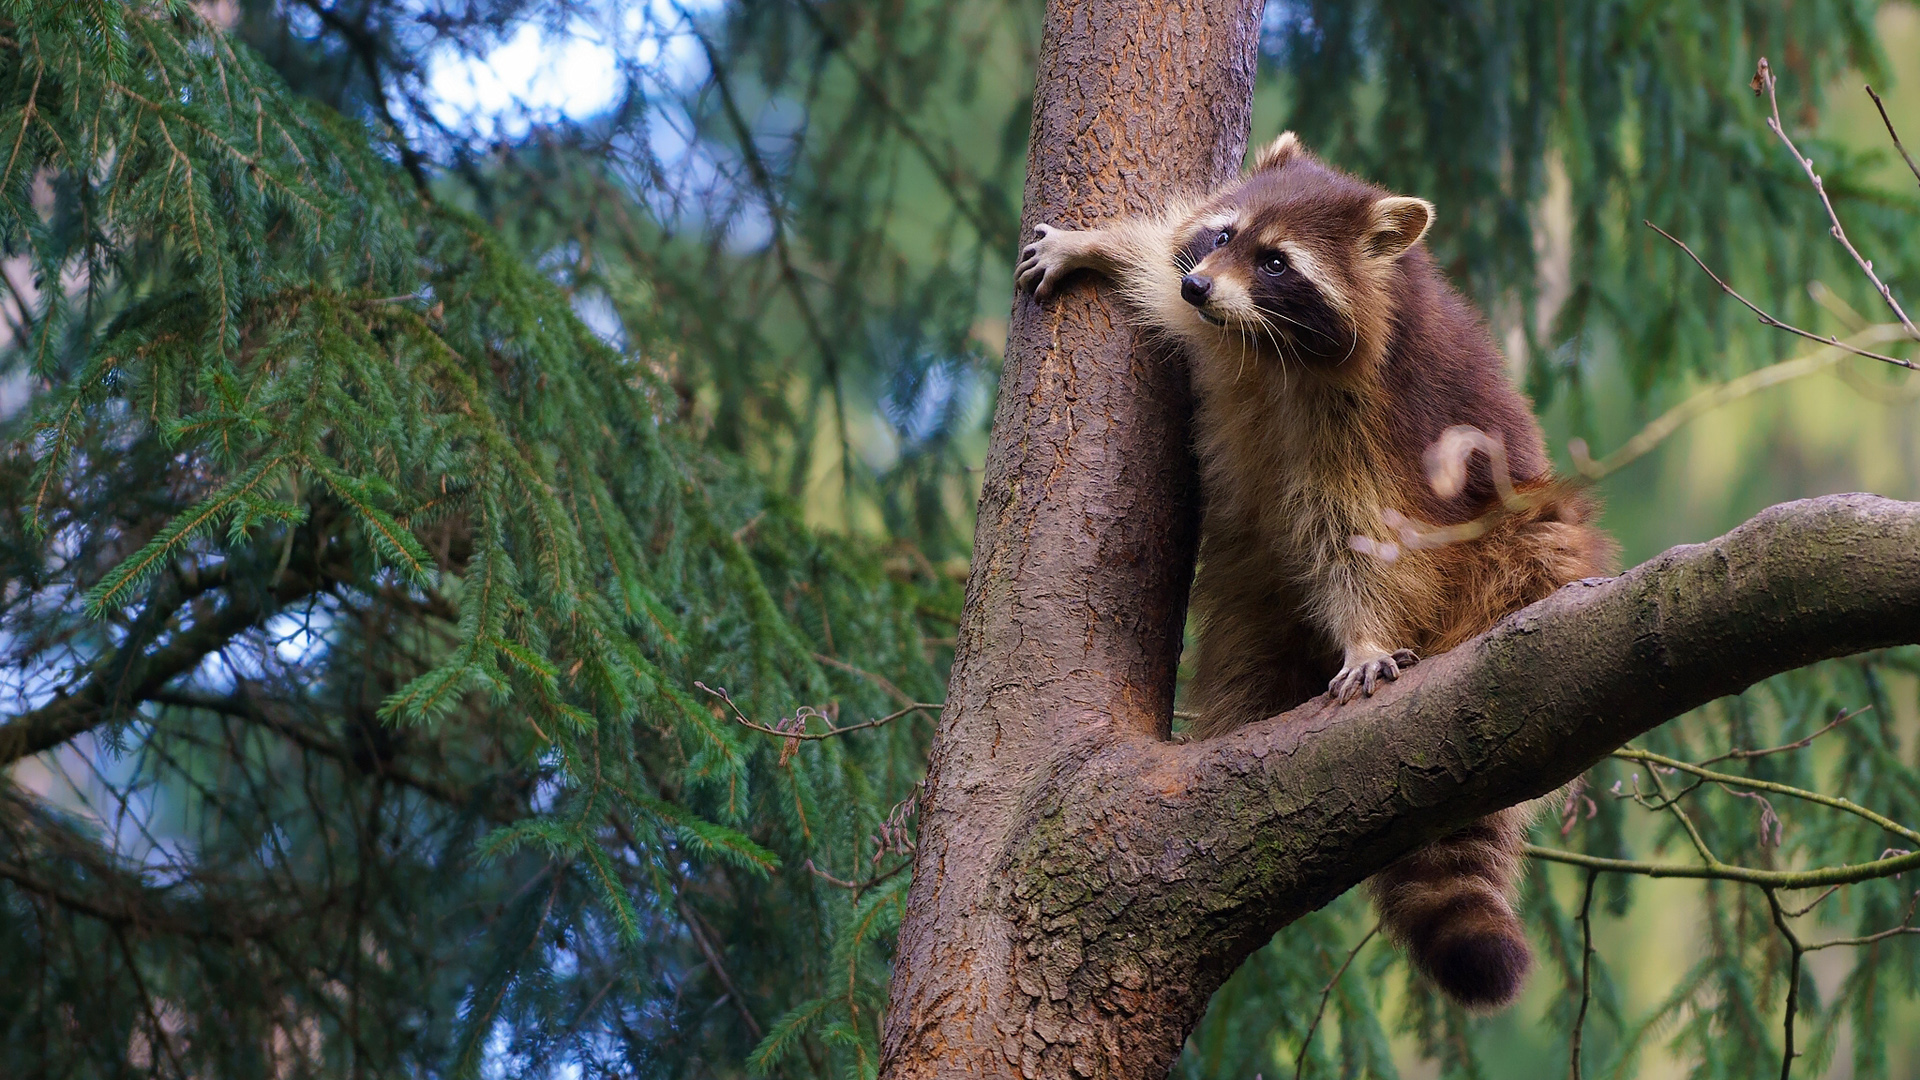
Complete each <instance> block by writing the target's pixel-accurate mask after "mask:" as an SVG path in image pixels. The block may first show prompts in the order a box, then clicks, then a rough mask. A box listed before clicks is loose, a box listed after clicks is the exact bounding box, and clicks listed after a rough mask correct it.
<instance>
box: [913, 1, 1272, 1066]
mask: <svg viewBox="0 0 1920 1080" xmlns="http://www.w3.org/2000/svg"><path fill="white" fill-rule="evenodd" d="M1260 11H1261V4H1260V2H1259V0H1200V2H1194V0H1053V2H1050V3H1049V4H1048V5H1047V14H1046V22H1045V27H1044V30H1043V31H1042V37H1041V47H1040V63H1039V73H1038V80H1037V86H1036V88H1035V92H1034V106H1033V130H1032V136H1031V140H1030V142H1029V150H1028V155H1027V186H1026V213H1025V217H1024V218H1023V227H1022V232H1021V236H1022V237H1027V236H1031V235H1032V229H1033V226H1034V225H1035V224H1038V223H1040V222H1042V221H1048V222H1054V223H1058V224H1062V225H1069V226H1074V227H1083V226H1086V225H1091V224H1096V223H1098V222H1100V221H1103V220H1106V219H1109V218H1113V217H1117V216H1121V215H1124V214H1132V213H1140V212H1143V211H1147V210H1150V209H1152V208H1153V206H1154V204H1155V202H1156V200H1158V199H1160V198H1164V197H1165V196H1166V195H1168V194H1170V193H1172V192H1175V191H1178V190H1183V189H1185V190H1193V189H1205V188H1208V187H1211V186H1213V185H1214V184H1217V183H1219V182H1220V181H1221V180H1223V179H1225V178H1226V177H1228V176H1230V175H1232V174H1233V173H1234V172H1235V171H1236V170H1237V169H1238V168H1239V167H1240V162H1241V159H1242V157H1243V156H1244V153H1245V149H1246V141H1247V129H1248V125H1249V122H1250V117H1251V114H1252V96H1253V79H1254V69H1255V54H1256V44H1257V40H1258V28H1259V18H1260ZM1190 413H1191V407H1190V405H1189V401H1188V390H1187V376H1186V370H1185V368H1184V366H1183V365H1182V363H1181V362H1180V360H1179V357H1178V355H1177V353H1174V352H1173V351H1171V350H1169V349H1165V348H1154V347H1150V346H1148V345H1147V344H1145V343H1142V342H1139V341H1136V340H1135V338H1134V335H1133V334H1132V332H1131V331H1130V330H1129V329H1128V327H1127V325H1126V323H1125V322H1124V321H1122V319H1121V318H1120V313H1119V309H1118V308H1117V306H1116V305H1115V304H1113V303H1112V302H1111V301H1110V299H1109V298H1108V296H1107V293H1106V286H1105V284H1104V283H1099V282H1093V281H1091V280H1088V281H1083V282H1081V283H1079V284H1078V285H1077V286H1076V287H1074V288H1071V289H1069V290H1067V291H1066V292H1065V293H1064V294H1063V295H1062V296H1060V297H1059V298H1058V299H1057V300H1056V301H1054V302H1051V303H1049V304H1047V305H1045V306H1041V305H1038V304H1035V303H1034V302H1033V300H1032V299H1031V298H1029V297H1025V296H1022V297H1020V298H1019V299H1017V300H1016V301H1015V304H1014V310H1013V321H1012V326H1011V329H1010V332H1009V335H1008V339H1007V358H1006V367H1005V371H1004V373H1003V375H1002V377H1001V383H1000V396H999V404H998V406H997V408H996V410H995V413H994V420H993V437H992V442H991V445H990V447H989V449H988V451H987V464H986V477H985V482H984V484H983V487H982V490H981V495H980V511H979V522H978V525H977V527H976V529H975V532H974V556H973V570H972V577H971V579H970V580H969V581H968V583H967V601H966V607H965V611H964V613H963V616H962V619H961V626H960V630H959V634H958V641H957V643H956V646H955V652H954V662H953V672H952V677H951V681H950V682H949V684H948V690H947V694H948V696H947V702H948V705H947V709H946V711H945V712H944V714H943V715H942V717H941V720H940V725H939V728H938V733H937V734H936V736H935V749H934V751H933V755H932V759H931V761H930V762H929V764H928V769H927V790H926V794H925V796H924V800H925V801H924V802H923V804H922V807H923V812H922V816H921V819H920V840H919V855H918V857H917V858H916V860H915V864H914V872H915V878H914V883H913V888H912V892H911V897H910V899H909V901H908V905H909V911H910V912H911V914H910V915H909V918H908V921H907V923H906V924H905V925H904V926H903V928H902V931H901V935H900V946H899V953H898V958H897V959H896V961H895V965H894V979H893V991H892V1002H891V1008H890V1011H889V1017H890V1019H889V1023H888V1025H887V1033H886V1045H885V1051H884V1056H883V1060H884V1061H885V1066H884V1070H885V1071H886V1073H887V1074H888V1075H890V1076H895V1077H909V1076H933V1075H957V1074H962V1073H966V1074H971V1075H980V1076H1010V1075H1015V1074H1017V1073H1022V1072H1025V1073H1027V1074H1028V1075H1035V1074H1037V1073H1046V1074H1049V1075H1062V1076H1064V1075H1068V1070H1070V1069H1071V1070H1074V1071H1076V1072H1078V1073H1079V1074H1081V1075H1087V1076H1095V1075H1136V1074H1137V1075H1147V1074H1148V1073H1153V1072H1155V1070H1156V1069H1157V1070H1158V1072H1159V1073H1162V1074H1164V1072H1165V1069H1166V1063H1167V1062H1168V1061H1169V1060H1170V1059H1171V1055H1172V1053H1173V1049H1171V1048H1177V1047H1178V1046H1179V1043H1180V1039H1181V1038H1182V1037H1184V1034H1185V1030H1186V1024H1187V1022H1188V1018H1187V1017H1184V1016H1170V1015H1157V1014H1156V1010H1155V1007H1154V1006H1153V1005H1151V1004H1149V1001H1148V997H1147V995H1144V994H1143V993H1142V991H1143V990H1144V988H1145V986H1146V982H1145V979H1144V976H1143V975H1142V974H1141V973H1138V972H1118V971H1116V972H1112V973H1110V975H1111V978H1110V979H1108V980H1106V981H1105V982H1104V983H1102V982H1100V981H1098V980H1094V979H1076V978H1075V977H1074V972H1075V971H1076V969H1077V968H1078V967H1079V961H1078V958H1077V957H1076V956H1075V955H1074V949H1075V946H1074V945H1073V944H1071V942H1072V935H1062V936H1060V937H1059V939H1058V942H1059V944H1058V945H1057V946H1056V945H1050V944H1048V943H1047V942H1046V941H1043V940H1041V939H1039V938H1036V937H1034V936H1033V935H1032V934H1030V933H1021V932H1020V928H1019V927H1017V926H1016V924H1015V921H1014V919H1013V918H1012V917H1011V915H1012V911H1013V906H1014V897H1013V895H1012V893H1011V892H1010V891H1009V889H1008V886H1009V885H1010V884H1011V882H1009V881H1008V880H1007V879H1006V876H1005V872H1004V869H1003V864H1004V861H1005V858H1006V855H1007V852H1008V848H1009V844H1010V843H1011V842H1013V841H1015V840H1017V839H1019V836H1020V830H1021V822H1022V821H1024V820H1025V819H1026V818H1027V816H1028V813H1029V807H1027V806H1026V805H1025V803H1026V801H1027V798H1028V796H1029V795H1030V794H1031V793H1032V792H1033V790H1034V787H1035V784H1036V783H1037V782H1039V781H1041V780H1042V779H1044V777H1045V776H1046V775H1047V773H1048V772H1049V771H1051V770H1052V769H1054V768H1055V767H1056V766H1057V765H1058V764H1059V763H1060V762H1061V761H1063V760H1065V759H1069V758H1074V757H1081V756H1084V755H1090V754H1095V753H1098V752H1099V751H1100V749H1101V748H1102V747H1105V746H1109V745H1113V744H1114V743H1116V742H1119V743H1125V744H1127V745H1137V744H1139V743H1143V742H1149V741H1153V740H1159V739H1164V738H1165V737H1166V735H1167V731H1168V724H1169V723H1170V721H1171V718H1172V710H1173V683H1174V669H1175V667H1176V665H1177V664H1178V663H1179V658H1180V641H1181V633H1182V626H1183V624H1184V621H1185V617H1186V603H1187V586H1188V584H1189V582H1190V580H1191V577H1192V571H1193V552H1194V541H1195V536H1196V533H1197V531H1198V507H1197V504H1196V501H1195V499H1194V495H1195V493H1196V491H1197V487H1198V479H1197V475H1196V472H1195V468H1194V464H1193V460H1192V455H1191V451H1190V449H1189V446H1188V438H1187V425H1188V420H1189V414H1190ZM1029 929H1030V928H1029ZM1030 950H1037V951H1030ZM1203 1000H1204V999H1203ZM1136 1010H1137V1015H1134V1016H1132V1017H1131V1018H1130V1019H1127V1020H1125V1021H1122V1020H1121V1019H1120V1017H1121V1016H1122V1015H1123V1014H1128V1013H1135V1012H1136ZM1122 1062H1124V1063H1125V1064H1124V1065H1123V1064H1121V1063H1122Z"/></svg>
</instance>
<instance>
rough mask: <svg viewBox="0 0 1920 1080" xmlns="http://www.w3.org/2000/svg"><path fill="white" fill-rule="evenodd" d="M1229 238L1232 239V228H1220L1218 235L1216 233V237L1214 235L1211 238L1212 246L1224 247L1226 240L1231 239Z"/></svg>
mask: <svg viewBox="0 0 1920 1080" xmlns="http://www.w3.org/2000/svg"><path fill="white" fill-rule="evenodd" d="M1231 239H1233V230H1232V229H1221V230H1220V235H1218V236H1216V237H1214V238H1213V246H1214V247H1226V246H1227V241H1229V240H1231Z"/></svg>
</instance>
